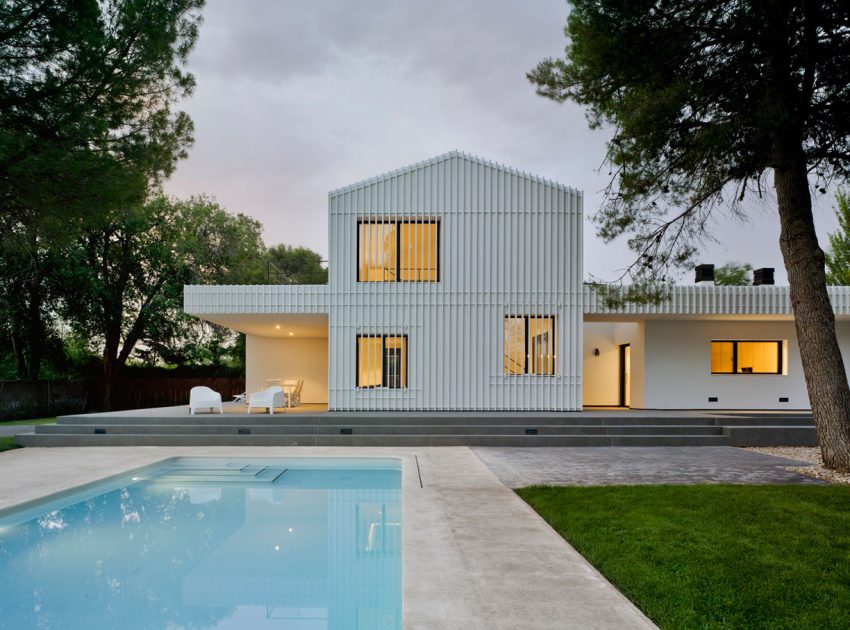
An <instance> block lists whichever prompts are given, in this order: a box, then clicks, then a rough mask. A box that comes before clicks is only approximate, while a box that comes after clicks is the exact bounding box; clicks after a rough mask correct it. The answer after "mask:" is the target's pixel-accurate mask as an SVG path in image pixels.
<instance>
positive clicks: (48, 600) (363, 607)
mask: <svg viewBox="0 0 850 630" xmlns="http://www.w3.org/2000/svg"><path fill="white" fill-rule="evenodd" d="M316 472H318V471H314V470H303V471H302V470H287V471H286V474H284V475H282V476H280V477H279V478H278V479H277V480H276V481H275V482H274V483H255V482H248V483H245V482H243V480H240V479H233V480H232V481H225V482H221V483H210V482H203V481H190V482H186V481H185V480H181V481H169V480H168V477H167V476H166V477H163V478H162V479H161V480H158V479H156V478H154V479H153V480H147V481H140V482H137V483H134V484H132V485H129V486H127V487H124V488H119V489H117V490H114V491H111V492H108V493H105V494H102V495H98V496H96V497H94V498H91V499H87V500H85V501H82V502H79V503H75V504H73V505H69V506H67V507H64V508H62V509H59V510H55V511H53V512H50V513H48V514H45V515H43V516H42V517H40V518H37V519H33V520H30V521H27V522H26V523H22V524H20V525H14V526H11V527H8V528H6V531H4V533H3V535H2V537H0V584H3V585H4V596H3V598H2V599H0V627H4V628H5V627H8V628H30V627H32V628H39V627H44V628H53V627H61V628H98V627H110V628H113V627H114V628H118V627H120V628H181V627H185V628H240V629H241V628H297V629H308V628H309V629H314V628H315V629H318V628H340V629H344V628H345V629H347V628H400V627H401V491H400V490H399V485H400V483H399V478H400V473H399V471H393V470H383V471H363V470H360V469H350V470H349V469H337V470H330V471H328V470H325V471H321V472H320V474H319V475H314V474H312V473H316Z"/></svg>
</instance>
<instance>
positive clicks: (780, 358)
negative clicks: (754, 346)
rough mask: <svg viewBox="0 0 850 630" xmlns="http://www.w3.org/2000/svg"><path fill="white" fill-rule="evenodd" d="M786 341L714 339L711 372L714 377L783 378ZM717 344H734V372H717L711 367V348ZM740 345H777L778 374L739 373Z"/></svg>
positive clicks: (712, 342)
mask: <svg viewBox="0 0 850 630" xmlns="http://www.w3.org/2000/svg"><path fill="white" fill-rule="evenodd" d="M784 341H785V340H784V339H712V340H711V343H710V344H709V370H710V371H711V374H712V375H715V374H717V375H726V376H782V375H783V374H785V371H784V370H785V363H784V361H783V353H784V347H783V346H784ZM715 343H731V344H732V371H731V372H715V371H714V368H713V367H712V365H711V346H712V345H713V344H715ZM739 343H775V344H776V357H777V358H776V372H739V371H738V344H739Z"/></svg>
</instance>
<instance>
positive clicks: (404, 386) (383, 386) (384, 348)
mask: <svg viewBox="0 0 850 630" xmlns="http://www.w3.org/2000/svg"><path fill="white" fill-rule="evenodd" d="M363 337H366V338H369V339H378V338H380V340H381V354H380V357H381V384H380V385H361V384H360V339H361V338H363ZM387 337H394V338H403V339H404V365H403V367H402V369H403V370H404V372H403V374H404V381H403V384H402V386H401V387H390V386H389V385H387V377H386V374H385V373H384V361H385V359H386V351H387V346H386V339H387ZM409 348H410V345H409V339H408V336H407V334H406V333H399V334H394V333H378V334H369V333H357V335H356V337H355V340H354V357H355V358H354V370H355V375H354V379H355V380H354V382H355V387H356V388H357V389H407V388H408V385H407V383H408V380H409V378H410V377H409V373H408V367H409V360H408V357H407V355H408V350H409Z"/></svg>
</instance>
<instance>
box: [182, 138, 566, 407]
mask: <svg viewBox="0 0 850 630" xmlns="http://www.w3.org/2000/svg"><path fill="white" fill-rule="evenodd" d="M329 232H330V235H329V236H330V247H329V251H330V260H329V278H328V284H327V286H287V285H283V286H280V285H274V286H266V285H264V286H238V287H237V286H226V287H225V286H220V287H207V286H188V287H186V293H185V306H186V310H187V312H189V313H192V314H195V315H198V316H200V317H203V318H205V319H208V320H210V321H213V322H217V323H220V324H223V325H226V326H230V327H232V328H234V329H236V330H240V331H242V332H245V333H246V334H247V344H246V381H247V387H248V390H249V391H252V390H256V389H259V388H261V387H262V386H263V385H264V383H265V381H266V379H268V378H270V377H272V376H274V377H282V378H288V377H290V376H291V377H293V378H296V377H298V378H303V379H304V380H305V386H304V392H303V394H302V396H303V398H304V399H305V400H308V401H310V402H327V403H328V408H329V409H331V410H432V409H433V410H435V409H452V410H462V409H545V410H564V409H578V408H580V407H581V405H582V400H581V398H582V394H581V366H580V358H581V333H582V300H583V293H582V256H581V236H582V195H581V193H580V192H578V191H576V190H574V189H572V188H569V187H568V186H564V185H561V184H557V183H554V182H551V181H547V180H544V179H541V178H539V177H534V176H531V175H528V174H526V173H521V172H519V171H517V170H514V169H510V168H506V167H504V166H500V165H498V164H493V163H491V162H487V161H485V160H481V159H478V158H475V157H472V156H469V155H465V154H462V153H458V152H451V153H447V154H445V155H442V156H439V157H437V158H434V159H432V160H428V161H426V162H422V163H419V164H415V165H413V166H410V167H408V168H404V169H401V170H398V171H394V172H391V173H387V174H385V175H381V176H380V177H376V178H373V179H370V180H366V181H363V182H359V183H357V184H353V185H351V186H347V187H345V188H341V189H339V190H335V191H333V192H331V193H330V195H329Z"/></svg>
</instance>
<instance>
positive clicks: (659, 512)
mask: <svg viewBox="0 0 850 630" xmlns="http://www.w3.org/2000/svg"><path fill="white" fill-rule="evenodd" d="M518 492H519V495H520V496H521V497H522V498H523V499H525V500H526V501H527V502H528V503H529V504H530V505H531V506H532V507H533V508H534V509H535V510H537V511H538V512H539V513H540V514H541V515H542V516H543V518H545V519H546V520H547V521H548V522H549V523H550V524H551V525H552V526H553V527H554V528H555V529H556V530H557V531H558V532H560V534H561V535H562V536H563V537H564V538H566V539H567V540H568V541H569V542H570V543H571V544H572V545H573V546H574V547H575V548H576V549H577V550H578V551H579V552H580V553H581V554H582V555H583V556H584V557H585V558H587V559H588V560H589V561H590V562H591V563H592V564H593V565H594V566H596V567H597V568H598V569H599V570H600V571H601V572H602V573H603V574H604V575H605V576H606V577H607V578H608V579H609V580H610V581H611V582H612V583H614V584H615V585H616V586H617V588H619V589H620V590H621V591H622V592H623V593H624V594H625V595H626V596H627V597H628V598H629V599H631V600H632V601H633V602H635V603H636V604H637V605H638V606H639V607H640V608H641V609H642V610H643V611H644V613H646V614H647V615H648V616H649V617H650V618H651V619H652V620H653V621H655V623H657V624H658V625H659V626H661V627H662V628H795V629H796V628H850V488H848V487H842V486H738V485H736V486H729V485H726V486H718V485H711V486H709V485H703V486H609V487H593V488H578V487H566V488H551V487H531V488H523V489H521V490H519V491H518Z"/></svg>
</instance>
